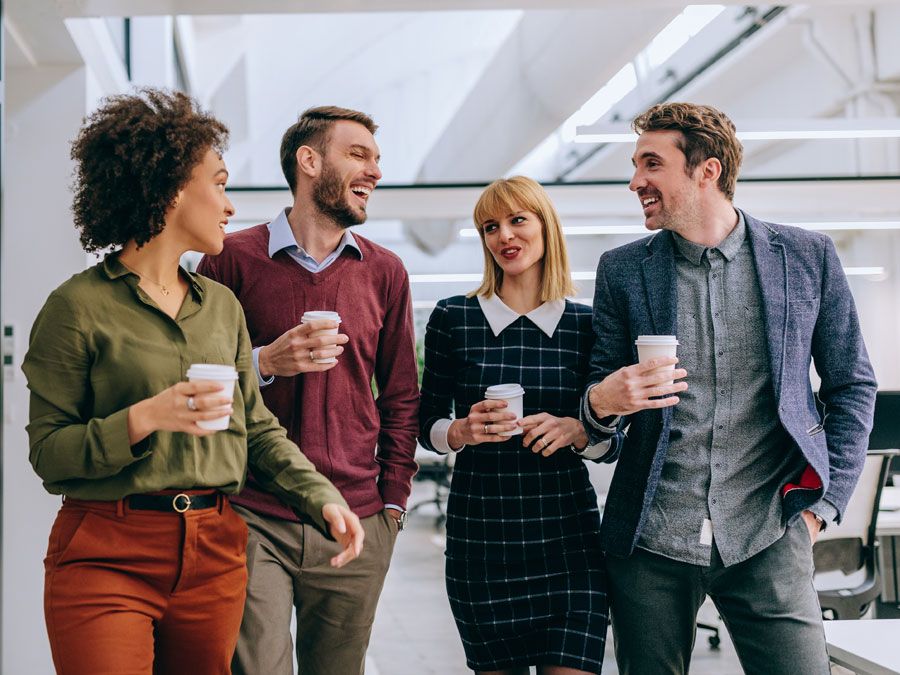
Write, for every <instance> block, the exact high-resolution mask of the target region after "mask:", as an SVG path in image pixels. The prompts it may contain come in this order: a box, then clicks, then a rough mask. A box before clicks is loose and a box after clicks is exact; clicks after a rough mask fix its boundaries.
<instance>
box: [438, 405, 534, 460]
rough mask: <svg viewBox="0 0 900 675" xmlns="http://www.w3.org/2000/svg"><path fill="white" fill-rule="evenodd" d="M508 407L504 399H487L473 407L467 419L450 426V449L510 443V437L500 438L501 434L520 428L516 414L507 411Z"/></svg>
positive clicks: (448, 434)
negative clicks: (483, 444)
mask: <svg viewBox="0 0 900 675" xmlns="http://www.w3.org/2000/svg"><path fill="white" fill-rule="evenodd" d="M507 407H508V404H507V403H506V401H504V400H503V399H486V400H484V401H479V402H478V403H476V404H475V405H473V406H472V407H471V408H469V414H468V415H467V416H466V417H464V418H462V419H458V420H453V423H452V424H450V428H449V429H448V431H447V442H448V443H449V444H450V447H451V448H461V447H463V446H464V445H477V444H479V443H500V442H502V441H508V440H509V436H500V435H499V434H500V432H502V431H515V430H516V429H517V428H518V427H517V425H516V417H517V415H516V413H514V412H512V411H510V410H506V408H507Z"/></svg>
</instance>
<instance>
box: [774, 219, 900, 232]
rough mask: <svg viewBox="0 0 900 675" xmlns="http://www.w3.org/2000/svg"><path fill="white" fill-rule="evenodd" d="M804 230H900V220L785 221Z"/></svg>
mask: <svg viewBox="0 0 900 675" xmlns="http://www.w3.org/2000/svg"><path fill="white" fill-rule="evenodd" d="M784 224H785V225H793V226H794V227H802V228H803V229H804V230H819V231H820V232H825V231H828V230H900V220H841V221H837V220H836V221H831V222H816V223H784Z"/></svg>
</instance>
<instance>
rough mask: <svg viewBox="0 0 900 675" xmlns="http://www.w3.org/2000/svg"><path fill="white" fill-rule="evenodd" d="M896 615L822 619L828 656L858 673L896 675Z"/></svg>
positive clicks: (899, 657) (899, 626)
mask: <svg viewBox="0 0 900 675" xmlns="http://www.w3.org/2000/svg"><path fill="white" fill-rule="evenodd" d="M898 639H900V619H872V620H867V619H861V620H857V621H826V622H825V641H826V642H827V644H828V656H829V657H830V658H831V660H832V661H833V662H834V663H836V664H838V665H839V666H844V667H845V668H849V669H850V670H852V671H853V672H855V673H860V674H861V675H900V649H898V648H897V641H898Z"/></svg>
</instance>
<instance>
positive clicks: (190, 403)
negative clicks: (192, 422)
mask: <svg viewBox="0 0 900 675" xmlns="http://www.w3.org/2000/svg"><path fill="white" fill-rule="evenodd" d="M187 407H188V410H196V409H197V406H196V405H194V397H193V396H188V400H187Z"/></svg>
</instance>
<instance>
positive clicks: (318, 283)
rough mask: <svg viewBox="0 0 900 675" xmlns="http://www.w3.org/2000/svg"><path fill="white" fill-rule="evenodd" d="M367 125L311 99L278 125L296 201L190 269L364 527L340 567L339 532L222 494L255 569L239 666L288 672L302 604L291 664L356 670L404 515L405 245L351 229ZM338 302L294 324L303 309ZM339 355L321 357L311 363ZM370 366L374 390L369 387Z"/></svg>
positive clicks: (369, 170) (358, 217) (365, 162)
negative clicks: (232, 310)
mask: <svg viewBox="0 0 900 675" xmlns="http://www.w3.org/2000/svg"><path fill="white" fill-rule="evenodd" d="M376 129H377V127H376V126H375V124H374V123H373V122H372V120H371V119H370V118H369V117H368V116H366V115H364V114H362V113H359V112H355V111H352V110H346V109H344V108H336V107H323V108H311V109H310V110H307V111H306V112H304V113H303V115H301V116H300V119H299V120H298V121H297V123H296V124H294V125H293V126H291V127H290V128H289V129H288V130H287V131H286V132H285V134H284V138H283V139H282V144H281V165H282V168H283V170H284V175H285V177H286V178H287V181H288V184H289V185H290V187H291V192H292V193H293V196H294V203H293V205H292V206H291V207H290V208H287V209H284V211H282V212H281V213H279V214H278V217H277V218H275V220H273V221H272V222H270V223H267V224H264V225H258V226H256V227H252V228H249V229H247V230H243V231H241V232H237V233H234V234H231V235H229V236H228V237H227V238H226V240H225V249H224V250H223V252H222V253H221V254H220V255H218V256H215V257H207V258H204V259H203V260H202V261H201V262H200V266H199V271H200V273H202V274H205V275H206V276H208V277H210V278H212V279H214V280H216V281H219V282H221V283H223V284H225V285H226V286H228V287H229V288H231V289H232V290H233V291H234V293H235V295H236V296H237V297H238V300H240V302H241V304H242V305H243V307H244V312H245V313H246V315H247V326H248V328H249V330H250V337H251V340H252V342H253V345H254V347H255V349H254V363H255V364H256V365H257V371H258V373H259V378H260V385H261V387H262V392H263V398H264V399H265V402H266V405H268V406H269V408H270V409H271V410H272V411H273V412H274V413H275V414H276V415H277V416H278V419H279V420H280V421H281V424H282V425H283V426H284V427H285V428H286V429H287V432H288V436H289V437H290V438H291V440H293V441H295V442H296V443H297V444H298V445H299V446H300V447H301V448H302V449H303V452H304V453H305V454H306V456H307V457H309V459H310V460H312V462H313V463H314V464H315V466H316V468H317V469H318V470H319V471H320V472H321V473H322V474H324V475H325V476H327V477H328V479H329V480H331V482H332V483H334V485H335V486H336V487H337V488H338V489H339V490H340V492H341V494H342V495H343V496H344V498H345V499H346V500H347V503H348V504H349V505H350V508H351V509H352V510H353V511H354V513H356V514H357V515H358V516H359V517H360V519H361V522H362V524H363V527H364V529H365V534H366V536H365V545H364V548H363V551H362V554H361V555H360V557H359V558H358V559H357V560H355V561H353V562H352V563H351V564H349V565H346V566H345V567H342V568H340V569H337V568H333V567H331V566H330V565H329V564H328V560H329V558H330V557H331V556H333V555H334V551H337V550H338V548H339V547H338V545H337V544H336V543H335V542H334V541H332V540H331V539H329V538H328V537H326V536H325V535H323V534H322V533H321V532H319V531H318V530H317V529H315V527H313V526H312V525H310V524H309V523H306V522H303V521H302V520H300V519H299V518H298V517H297V516H296V514H295V513H294V512H293V511H291V509H290V508H289V507H288V506H287V505H286V504H284V503H282V502H281V501H279V500H278V499H277V498H276V497H275V496H273V495H271V494H268V493H267V492H265V491H264V490H263V489H262V488H261V487H260V486H259V485H258V484H257V483H256V482H255V481H254V480H253V477H252V475H251V476H249V477H248V480H247V486H246V488H245V489H244V491H243V492H242V493H241V494H240V495H239V496H238V497H235V498H233V500H232V503H233V504H234V505H235V510H237V511H238V513H240V514H241V515H242V516H243V517H244V519H245V520H246V521H247V526H248V528H249V532H250V534H249V537H250V538H249V542H248V546H247V567H248V569H249V572H250V579H249V582H248V585H247V602H246V606H245V609H244V619H243V623H242V625H241V634H240V639H239V640H238V646H237V650H236V652H235V655H234V661H233V664H232V669H233V672H234V673H235V674H237V675H262V674H265V675H281V674H282V673H283V674H284V675H290V674H291V673H292V658H291V655H292V654H291V652H292V649H291V634H290V619H291V609H292V606H293V607H294V608H296V614H297V639H296V649H297V660H298V662H299V672H300V673H301V675H326V674H327V675H334V674H336V673H340V674H341V675H345V674H346V675H351V674H352V673H357V672H358V673H362V672H363V669H364V663H365V653H366V647H367V646H368V642H369V635H370V633H371V630H372V621H373V620H374V617H375V606H376V604H377V602H378V596H379V595H380V594H381V588H382V586H383V584H384V576H385V574H386V573H387V569H388V565H389V564H390V559H391V553H392V552H393V548H394V542H395V538H396V535H397V532H399V530H400V529H402V527H403V523H404V522H405V515H406V511H405V509H406V500H407V497H408V496H409V491H410V486H411V483H412V477H413V474H414V473H415V472H416V463H415V460H414V455H415V450H416V433H417V431H418V422H417V413H418V387H417V377H416V356H415V340H414V336H413V322H412V304H411V302H410V292H409V278H408V276H407V274H406V270H405V269H404V267H403V264H402V263H401V262H400V259H399V258H398V257H397V256H396V255H394V254H393V253H391V252H389V251H388V250H386V249H384V248H382V247H380V246H377V245H376V244H374V243H372V242H370V241H368V240H366V239H364V238H362V237H360V236H358V235H357V236H354V235H352V234H351V233H350V230H349V228H350V226H352V225H357V224H360V223H363V222H365V220H366V203H367V201H368V199H369V195H370V194H371V192H372V190H374V189H375V185H376V183H377V182H378V180H379V179H380V178H381V171H380V170H379V169H378V159H379V151H378V146H377V145H376V143H375V138H374V136H373V134H374V133H375V130H376ZM314 310H329V311H334V312H337V313H338V314H339V315H340V317H341V322H340V327H339V331H340V332H339V334H338V335H324V336H313V337H311V336H310V334H311V333H312V332H315V331H319V330H321V329H324V328H334V327H337V326H338V324H337V323H336V322H332V321H327V320H319V321H313V322H308V323H304V324H301V323H300V319H301V317H302V315H303V313H304V312H306V311H314ZM332 356H336V357H337V361H336V362H332V363H316V362H315V361H314V359H318V360H322V359H327V358H329V357H332ZM373 378H374V382H375V387H376V389H377V392H378V393H377V397H376V396H375V395H373V392H372V382H373Z"/></svg>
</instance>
